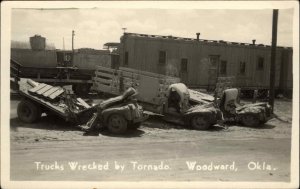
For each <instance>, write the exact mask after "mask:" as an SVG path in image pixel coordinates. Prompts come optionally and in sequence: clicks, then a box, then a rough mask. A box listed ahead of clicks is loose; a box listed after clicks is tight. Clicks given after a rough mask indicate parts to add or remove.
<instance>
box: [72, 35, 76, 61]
mask: <svg viewBox="0 0 300 189" xmlns="http://www.w3.org/2000/svg"><path fill="white" fill-rule="evenodd" d="M74 36H75V31H74V30H72V66H73V59H74Z"/></svg>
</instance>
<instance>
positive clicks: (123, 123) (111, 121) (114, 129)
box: [107, 114, 128, 134]
mask: <svg viewBox="0 0 300 189" xmlns="http://www.w3.org/2000/svg"><path fill="white" fill-rule="evenodd" d="M116 123H117V125H115V124H116ZM127 125H128V122H127V120H126V119H125V118H124V116H122V115H120V114H112V115H110V116H109V117H108V119H107V128H108V130H109V131H110V132H111V133H113V134H123V133H125V132H126V130H127Z"/></svg>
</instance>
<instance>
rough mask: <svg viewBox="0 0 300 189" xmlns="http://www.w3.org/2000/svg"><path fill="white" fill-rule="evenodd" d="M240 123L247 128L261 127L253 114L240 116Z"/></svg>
mask: <svg viewBox="0 0 300 189" xmlns="http://www.w3.org/2000/svg"><path fill="white" fill-rule="evenodd" d="M241 122H242V124H243V125H245V126H247V127H257V126H259V125H261V123H260V121H259V119H258V117H257V116H256V115H253V114H245V115H242V117H241Z"/></svg>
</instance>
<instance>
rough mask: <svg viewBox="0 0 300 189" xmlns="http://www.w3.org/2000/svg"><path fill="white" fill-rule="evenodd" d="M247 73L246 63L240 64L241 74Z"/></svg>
mask: <svg viewBox="0 0 300 189" xmlns="http://www.w3.org/2000/svg"><path fill="white" fill-rule="evenodd" d="M245 72H246V62H240V74H242V75H244V74H245Z"/></svg>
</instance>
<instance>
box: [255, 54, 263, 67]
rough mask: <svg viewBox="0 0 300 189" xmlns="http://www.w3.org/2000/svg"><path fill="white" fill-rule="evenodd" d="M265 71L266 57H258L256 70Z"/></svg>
mask: <svg viewBox="0 0 300 189" xmlns="http://www.w3.org/2000/svg"><path fill="white" fill-rule="evenodd" d="M263 69H264V57H258V58H257V65H256V70H263Z"/></svg>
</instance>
